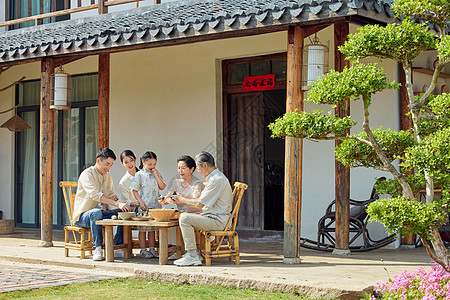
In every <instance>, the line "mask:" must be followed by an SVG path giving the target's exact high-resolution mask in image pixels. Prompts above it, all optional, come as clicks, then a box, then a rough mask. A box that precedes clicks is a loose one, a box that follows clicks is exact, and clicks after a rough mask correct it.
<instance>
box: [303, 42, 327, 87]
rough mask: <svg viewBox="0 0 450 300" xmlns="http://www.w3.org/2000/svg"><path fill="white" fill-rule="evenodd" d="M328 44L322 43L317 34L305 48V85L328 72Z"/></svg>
mask: <svg viewBox="0 0 450 300" xmlns="http://www.w3.org/2000/svg"><path fill="white" fill-rule="evenodd" d="M328 52H329V51H328V46H326V45H323V44H321V43H320V41H319V38H318V37H317V34H315V35H314V38H313V40H312V41H311V43H310V44H308V45H306V46H305V47H304V48H303V86H304V89H305V87H306V86H307V85H309V84H311V83H313V82H314V81H316V80H317V79H318V78H319V77H320V76H322V75H323V74H325V73H327V72H328Z"/></svg>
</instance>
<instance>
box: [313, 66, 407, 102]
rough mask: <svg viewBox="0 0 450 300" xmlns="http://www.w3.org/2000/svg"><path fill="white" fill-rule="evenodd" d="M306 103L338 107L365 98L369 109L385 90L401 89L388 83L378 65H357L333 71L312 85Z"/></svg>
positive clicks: (392, 83)
mask: <svg viewBox="0 0 450 300" xmlns="http://www.w3.org/2000/svg"><path fill="white" fill-rule="evenodd" d="M310 87H311V89H310V90H309V91H308V99H307V100H306V101H310V102H314V103H317V104H332V105H337V104H339V103H343V102H344V101H345V100H349V99H352V100H355V99H358V98H359V97H360V96H362V97H363V101H364V106H365V107H369V106H370V101H371V96H372V94H375V93H376V92H379V91H382V90H385V89H396V88H398V87H399V85H398V84H395V83H394V82H391V83H388V81H387V77H386V74H385V73H384V72H383V69H382V68H377V65H376V64H356V65H353V66H351V67H350V68H347V67H345V68H344V70H343V71H342V72H336V71H334V70H331V71H330V72H329V73H327V74H325V75H323V76H322V77H321V78H320V79H319V80H316V81H315V82H313V83H312V84H311V85H310Z"/></svg>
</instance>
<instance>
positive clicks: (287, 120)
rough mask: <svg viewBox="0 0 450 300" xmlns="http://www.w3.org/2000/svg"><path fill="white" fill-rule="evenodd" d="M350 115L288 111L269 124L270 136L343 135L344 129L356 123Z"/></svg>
mask: <svg viewBox="0 0 450 300" xmlns="http://www.w3.org/2000/svg"><path fill="white" fill-rule="evenodd" d="M356 124H357V122H355V121H352V120H351V119H350V117H346V118H336V117H334V116H333V115H332V113H331V112H328V115H323V114H322V111H320V110H315V111H313V112H312V113H306V112H302V113H298V111H297V110H295V111H294V112H289V113H286V114H285V115H283V116H282V117H280V118H278V119H276V120H275V122H274V123H271V124H269V129H270V130H271V131H272V138H277V137H278V138H279V137H285V136H293V137H297V138H315V139H320V138H324V137H326V136H328V135H344V134H345V130H346V129H347V128H350V127H352V126H354V125H356Z"/></svg>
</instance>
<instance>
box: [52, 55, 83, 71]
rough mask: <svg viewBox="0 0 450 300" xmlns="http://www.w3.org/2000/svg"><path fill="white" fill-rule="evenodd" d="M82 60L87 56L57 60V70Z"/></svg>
mask: <svg viewBox="0 0 450 300" xmlns="http://www.w3.org/2000/svg"><path fill="white" fill-rule="evenodd" d="M82 58H85V56H82V57H62V58H59V59H55V68H58V67H59V66H63V65H66V64H68V63H71V62H74V61H77V60H80V59H82Z"/></svg>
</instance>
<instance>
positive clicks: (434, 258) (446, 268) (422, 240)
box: [418, 234, 450, 273]
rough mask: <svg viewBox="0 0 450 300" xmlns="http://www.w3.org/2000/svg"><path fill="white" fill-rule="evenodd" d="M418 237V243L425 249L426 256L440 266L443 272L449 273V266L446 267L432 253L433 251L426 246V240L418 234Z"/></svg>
mask: <svg viewBox="0 0 450 300" xmlns="http://www.w3.org/2000/svg"><path fill="white" fill-rule="evenodd" d="M418 236H419V237H420V241H421V242H422V244H423V246H424V247H425V250H427V253H428V255H429V256H430V257H431V258H432V259H433V260H434V261H435V262H437V263H438V264H440V265H441V266H442V267H443V268H444V270H445V271H447V272H449V273H450V268H449V266H446V265H445V263H444V262H443V261H442V260H441V259H439V258H438V257H437V256H436V255H435V254H434V253H433V250H431V248H430V245H428V243H427V241H426V239H424V238H423V236H421V235H420V234H418Z"/></svg>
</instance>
